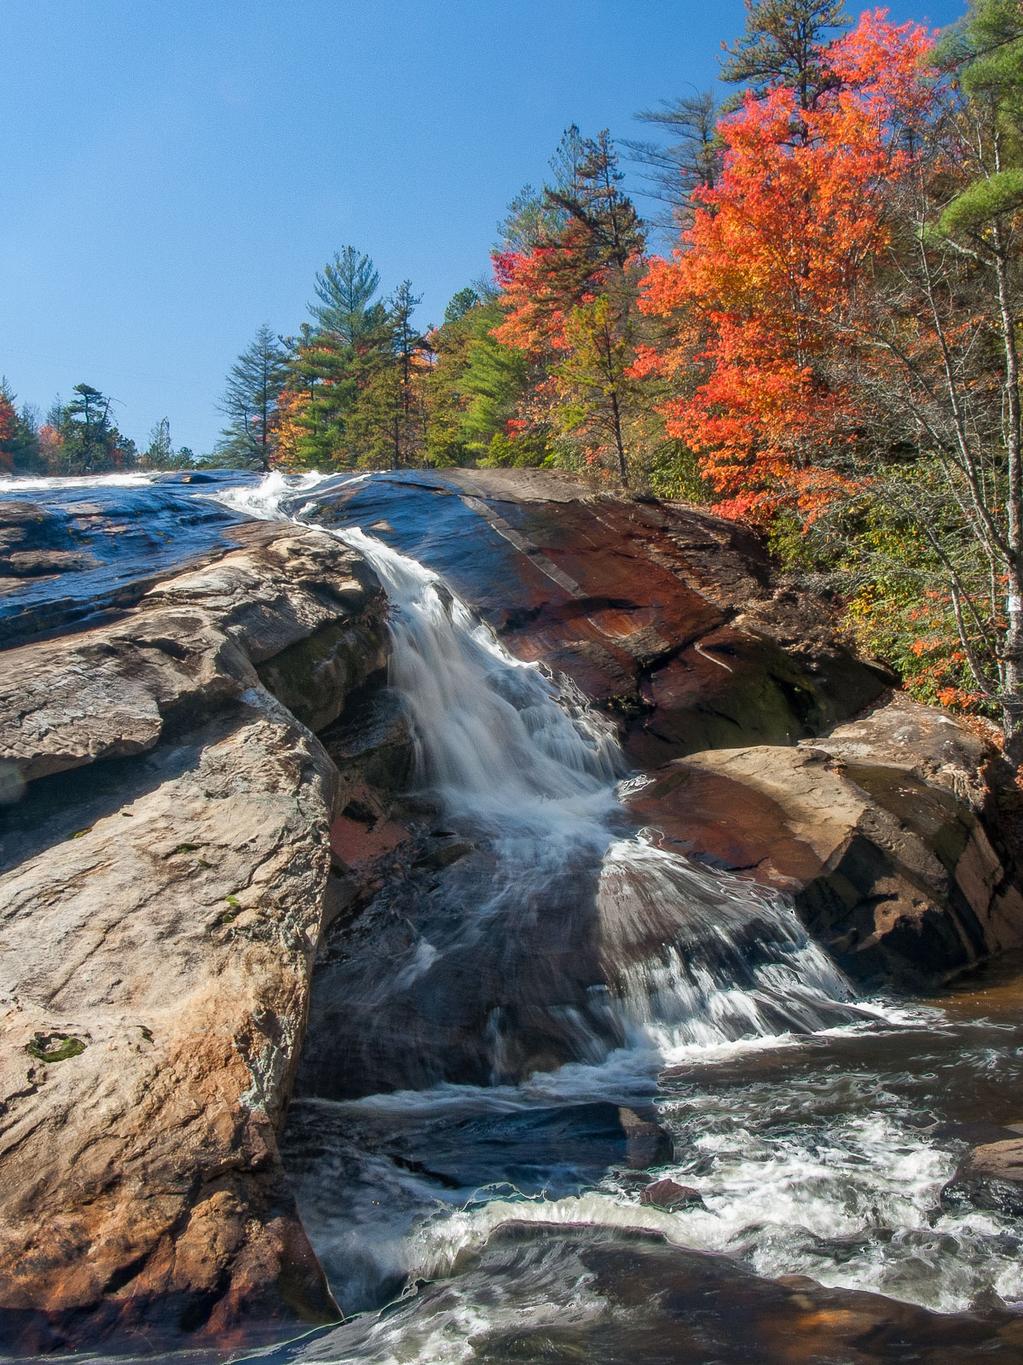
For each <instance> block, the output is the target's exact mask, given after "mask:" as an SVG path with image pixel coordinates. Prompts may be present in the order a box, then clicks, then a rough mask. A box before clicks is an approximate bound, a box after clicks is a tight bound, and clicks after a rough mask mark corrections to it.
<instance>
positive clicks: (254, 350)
mask: <svg viewBox="0 0 1023 1365" xmlns="http://www.w3.org/2000/svg"><path fill="white" fill-rule="evenodd" d="M286 359H287V356H286V352H285V349H284V347H283V345H282V344H281V342H280V340H279V339H278V337H277V336H276V334H275V333H274V330H273V328H272V327H270V326H268V325H267V324H266V323H264V324H263V325H262V326H261V327H260V328H259V330H258V331H257V332H256V335H255V338H254V339H253V341H252V344H251V345H250V346H248V347H247V348H246V349H245V350H244V351H242V353H241V355H240V356H239V357H238V359H237V360H236V361H235V363H234V364H233V365H232V366H231V368H230V370H229V371H228V376H227V387H226V389H225V391H224V397H223V399H222V400H221V404H220V410H221V412H223V413H224V415H225V416H226V417H227V418H228V419H229V423H228V426H227V427H225V429H224V431H223V433H222V434H221V439H220V441H219V442H218V445H217V454H218V455H220V456H222V457H225V458H227V459H229V460H231V461H233V462H235V461H237V462H240V463H242V464H245V465H254V466H255V467H256V468H258V469H264V470H266V469H269V468H270V466H271V465H272V463H273V455H274V430H275V425H276V413H277V399H278V395H279V393H280V391H281V388H282V387H283V385H284V382H285V379H286V377H287V373H288V371H287V363H286Z"/></svg>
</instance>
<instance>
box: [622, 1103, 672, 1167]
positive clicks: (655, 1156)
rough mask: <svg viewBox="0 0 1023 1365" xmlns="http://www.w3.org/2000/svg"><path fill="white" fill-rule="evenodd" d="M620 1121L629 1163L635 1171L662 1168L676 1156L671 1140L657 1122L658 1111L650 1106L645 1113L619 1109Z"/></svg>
mask: <svg viewBox="0 0 1023 1365" xmlns="http://www.w3.org/2000/svg"><path fill="white" fill-rule="evenodd" d="M618 1119H619V1122H620V1123H621V1125H622V1128H623V1129H624V1131H625V1134H626V1141H627V1148H628V1162H629V1166H630V1168H631V1169H633V1170H645V1169H646V1168H647V1167H648V1166H661V1165H663V1164H664V1163H665V1162H667V1161H671V1159H672V1157H673V1156H674V1155H675V1153H674V1150H673V1148H672V1145H671V1138H670V1137H669V1135H668V1134H667V1133H666V1132H665V1130H664V1129H663V1128H662V1127H661V1125H660V1123H658V1121H657V1111H656V1110H655V1109H654V1108H653V1106H650V1107H649V1108H648V1109H646V1110H644V1112H643V1113H637V1111H636V1110H635V1109H625V1108H622V1109H619V1111H618Z"/></svg>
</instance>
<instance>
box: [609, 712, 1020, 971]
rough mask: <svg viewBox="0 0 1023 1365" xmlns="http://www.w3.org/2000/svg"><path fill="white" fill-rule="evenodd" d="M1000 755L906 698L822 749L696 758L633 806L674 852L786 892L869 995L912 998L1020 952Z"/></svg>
mask: <svg viewBox="0 0 1023 1365" xmlns="http://www.w3.org/2000/svg"><path fill="white" fill-rule="evenodd" d="M995 766H996V755H995V754H994V753H993V752H992V751H991V750H990V749H989V748H988V747H987V746H986V745H985V744H984V743H983V741H981V740H979V739H977V738H976V737H975V736H974V735H973V734H972V733H970V732H969V731H968V730H966V729H965V728H964V727H963V726H962V725H961V724H959V723H958V722H956V721H955V720H953V718H952V717H950V716H948V715H945V714H944V713H942V712H938V711H935V710H933V709H931V708H928V707H924V706H919V705H917V704H916V703H913V702H911V701H909V700H908V699H906V698H905V697H902V696H896V697H895V698H893V699H892V700H891V701H890V702H889V703H888V704H887V705H885V706H882V707H879V708H877V709H876V710H874V711H872V712H871V713H870V714H869V715H867V716H864V717H861V718H859V719H857V720H856V721H855V722H852V723H850V724H848V725H845V726H840V727H837V728H836V729H834V730H833V731H832V732H831V734H830V735H829V736H827V737H825V738H821V739H817V740H813V741H810V742H804V743H801V744H799V745H797V746H792V747H785V748H781V747H776V746H752V747H747V748H735V749H722V750H716V751H711V752H707V753H700V754H692V755H689V756H688V757H686V758H684V759H680V760H677V761H676V762H674V763H671V764H668V765H666V766H665V767H663V768H662V769H660V770H659V771H658V773H657V774H656V775H655V778H654V781H653V782H652V783H651V784H650V785H649V786H647V787H645V788H644V789H643V790H642V791H640V792H639V793H638V794H637V795H636V796H635V797H634V798H633V800H632V803H631V805H632V809H633V811H634V813H635V814H636V816H637V817H638V818H639V819H641V820H643V821H644V823H646V822H649V823H650V824H656V825H657V826H658V827H659V829H660V830H661V831H662V833H661V837H662V838H663V839H664V840H665V841H666V842H667V843H668V844H669V845H671V846H674V847H677V848H679V849H680V850H682V851H684V852H686V853H689V854H692V855H694V856H697V857H700V858H703V859H705V860H708V861H710V862H712V863H713V864H714V865H716V866H719V867H722V868H725V869H727V870H729V871H732V872H738V873H740V874H742V875H745V876H749V877H751V878H754V879H755V880H757V881H760V882H763V883H766V884H768V885H771V886H774V887H777V888H779V889H781V890H784V891H786V892H788V893H789V894H790V895H791V896H792V897H793V899H794V902H795V905H796V909H797V911H798V913H799V915H800V917H801V919H802V920H803V922H804V923H805V924H806V925H807V927H808V929H809V930H810V931H811V933H812V934H813V935H814V936H815V937H816V938H817V939H818V940H819V941H820V942H821V943H823V944H824V946H825V947H826V948H827V949H828V950H829V952H831V954H832V955H833V956H834V957H835V958H836V960H837V961H838V963H839V964H840V965H841V966H842V967H843V968H844V969H845V970H846V971H847V972H848V973H849V974H850V975H851V976H853V977H854V978H855V979H856V980H858V981H860V982H861V983H864V984H866V985H871V986H876V985H880V984H891V983H894V984H897V985H900V986H905V987H911V988H915V987H920V986H922V985H929V984H932V983H936V982H939V981H942V980H945V979H947V978H948V977H949V976H951V975H953V974H954V973H956V972H959V971H962V970H964V969H965V968H968V967H970V966H972V965H974V964H975V963H977V962H979V961H981V960H983V959H985V958H987V957H990V956H992V955H994V954H997V953H1000V952H1003V951H1006V950H1007V949H1010V948H1015V947H1018V946H1020V945H1021V944H1023V895H1021V893H1020V889H1019V884H1018V874H1017V872H1016V869H1015V867H1014V863H1013V859H1012V854H1011V851H1010V850H1007V849H1006V848H1005V847H1004V842H1003V840H1002V827H1001V823H1000V819H999V817H998V813H997V811H996V810H994V809H993V807H994V792H993V788H992V785H991V783H992V781H993V779H992V776H991V774H992V771H993V769H994V768H995Z"/></svg>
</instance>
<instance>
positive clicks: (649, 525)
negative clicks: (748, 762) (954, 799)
mask: <svg viewBox="0 0 1023 1365" xmlns="http://www.w3.org/2000/svg"><path fill="white" fill-rule="evenodd" d="M337 515H339V517H341V518H343V519H344V520H345V521H348V522H350V521H357V522H358V523H359V524H361V525H362V526H363V528H364V529H365V530H368V531H372V532H373V534H375V535H378V536H380V538H381V539H383V540H385V541H386V542H387V543H388V544H391V545H393V546H395V547H396V548H397V549H400V550H403V551H405V552H406V553H408V554H411V555H414V556H415V557H416V558H419V559H421V560H423V562H424V563H426V564H427V565H429V567H430V568H432V569H435V570H436V571H437V572H438V573H440V574H442V575H443V576H444V577H445V579H446V580H447V581H448V582H449V583H450V584H451V586H452V587H453V588H455V590H456V591H457V592H458V593H459V594H460V595H461V596H462V597H463V598H464V599H465V600H466V601H467V602H468V603H469V604H470V606H472V607H473V608H474V609H476V610H477V611H478V612H479V613H480V614H481V615H482V616H483V617H484V618H485V619H486V620H487V621H489V623H490V624H491V625H492V626H493V627H494V628H495V629H496V630H497V631H498V633H499V634H500V636H501V637H502V639H503V640H504V642H505V644H507V646H508V648H509V649H510V650H511V651H512V653H514V654H517V655H518V656H519V657H520V658H525V659H542V660H544V661H545V662H546V663H547V664H549V665H550V667H551V668H554V669H557V670H559V671H561V672H563V673H565V674H567V675H568V676H569V677H570V678H572V679H574V681H575V682H576V683H577V684H578V685H579V687H580V688H581V690H582V691H583V692H584V693H585V694H586V696H588V697H589V698H590V699H591V700H592V701H594V702H596V703H597V704H598V705H599V706H602V707H604V708H606V709H607V710H609V711H610V712H612V713H614V714H616V715H618V716H619V717H621V718H622V720H623V722H624V727H625V734H624V741H625V745H626V749H627V751H628V754H629V757H630V758H631V759H632V760H633V762H635V764H636V765H637V766H638V767H642V768H649V767H651V766H654V765H655V764H658V763H663V762H665V761H666V760H668V759H671V758H675V757H677V756H678V755H679V754H680V753H693V752H697V751H699V750H704V749H709V748H721V747H730V746H734V745H737V744H744V743H745V744H750V743H757V744H765V743H766V744H778V743H786V744H790V743H793V742H795V741H796V740H798V739H803V738H807V737H809V736H812V735H817V734H820V733H821V732H822V731H823V730H825V729H827V728H828V727H829V726H831V725H834V724H835V723H837V722H839V721H842V720H845V719H847V718H848V717H850V716H852V715H854V714H855V713H856V712H858V711H860V710H862V709H863V708H864V707H866V706H868V705H869V704H871V703H872V702H875V701H876V700H877V699H878V698H879V697H880V696H881V694H882V693H883V692H884V690H885V689H886V687H888V686H889V685H890V684H891V681H892V680H891V679H890V678H889V677H888V676H887V675H886V674H884V673H883V672H882V670H880V669H878V668H877V667H874V666H871V665H869V664H866V663H864V662H863V661H862V660H860V659H857V658H856V656H855V655H854V654H853V653H852V652H851V650H850V649H849V648H847V647H846V646H844V645H843V644H842V643H841V642H840V641H839V640H838V639H837V636H836V629H835V621H834V617H833V615H832V613H831V612H830V611H829V609H828V607H827V605H826V604H825V603H824V602H822V601H821V600H820V599H806V600H803V599H801V598H800V597H799V596H798V595H796V594H794V593H792V592H789V591H786V590H781V589H778V588H776V587H775V586H774V585H773V584H772V581H771V572H770V566H769V563H768V560H767V557H766V555H765V553H764V550H763V548H762V546H761V545H760V543H759V542H758V541H757V540H756V538H755V537H753V536H752V535H750V534H749V533H748V532H745V531H743V530H742V529H741V528H740V527H738V526H736V525H735V524H734V523H732V522H726V521H722V520H719V519H718V518H716V517H713V516H709V515H707V514H706V513H705V512H695V511H693V510H691V509H688V508H685V507H682V506H677V505H673V504H665V503H658V502H636V501H631V500H627V499H622V498H618V497H611V496H606V495H605V496H602V495H595V494H594V493H593V491H592V489H590V488H588V487H587V486H586V485H584V484H581V483H579V482H577V481H575V480H573V479H570V478H567V477H558V476H556V475H549V474H547V473H546V472H541V471H538V470H466V469H461V470H445V471H444V472H443V473H441V474H435V475H428V474H425V473H415V474H408V475H401V476H397V475H390V476H384V477H382V478H376V479H373V480H372V481H371V482H369V483H366V484H360V485H357V486H356V487H355V488H354V489H353V490H351V491H349V492H348V493H345V494H342V501H341V502H340V503H339V507H338V513H337Z"/></svg>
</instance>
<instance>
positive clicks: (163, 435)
mask: <svg viewBox="0 0 1023 1365" xmlns="http://www.w3.org/2000/svg"><path fill="white" fill-rule="evenodd" d="M139 463H140V464H141V466H142V468H143V469H186V468H187V467H188V466H189V465H191V464H194V463H195V457H194V456H193V454H192V452H191V451H190V450H189V449H188V447H187V446H182V447H181V449H180V450H175V449H174V444H173V442H172V441H171V430H170V418H168V417H161V418H160V420H159V421H158V422H157V423H156V425H155V426H154V427H153V429H152V431H150V433H149V444H148V446H146V448H145V450H144V451H143V452H142V455H141V457H140V459H139Z"/></svg>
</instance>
